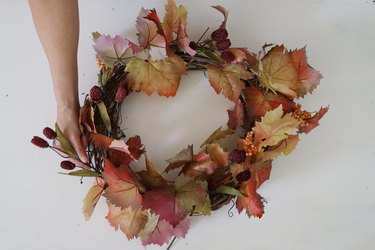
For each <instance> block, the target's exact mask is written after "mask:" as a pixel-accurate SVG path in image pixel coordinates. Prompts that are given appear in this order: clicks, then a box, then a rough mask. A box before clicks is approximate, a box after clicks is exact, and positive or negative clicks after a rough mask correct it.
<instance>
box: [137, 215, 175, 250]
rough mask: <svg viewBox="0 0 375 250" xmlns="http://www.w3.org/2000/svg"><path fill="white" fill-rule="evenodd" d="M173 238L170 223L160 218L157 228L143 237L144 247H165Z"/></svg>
mask: <svg viewBox="0 0 375 250" xmlns="http://www.w3.org/2000/svg"><path fill="white" fill-rule="evenodd" d="M172 236H173V227H172V225H171V224H169V223H168V221H166V220H163V219H160V218H158V219H157V224H156V226H155V228H154V229H153V230H152V231H151V232H150V233H149V234H147V235H144V236H142V237H141V240H142V244H143V245H144V246H146V245H150V244H158V245H160V246H161V245H163V244H165V243H167V242H169V240H170V239H171V237H172Z"/></svg>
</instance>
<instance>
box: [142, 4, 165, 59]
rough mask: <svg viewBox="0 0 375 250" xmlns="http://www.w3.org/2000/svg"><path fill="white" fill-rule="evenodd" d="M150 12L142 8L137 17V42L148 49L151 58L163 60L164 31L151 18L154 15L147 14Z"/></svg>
mask: <svg viewBox="0 0 375 250" xmlns="http://www.w3.org/2000/svg"><path fill="white" fill-rule="evenodd" d="M150 13H152V12H151V11H149V10H146V9H144V8H142V9H141V11H140V13H139V15H138V17H137V21H136V27H137V30H138V33H137V36H138V42H139V44H140V46H141V47H142V48H144V49H150V57H151V59H152V60H163V59H165V58H166V56H167V49H166V40H165V37H164V32H162V30H160V28H158V27H157V25H156V23H157V20H156V19H155V20H153V19H152V18H154V15H152V16H149V14H150ZM155 14H156V12H155ZM147 18H148V19H147ZM150 19H151V20H150ZM161 33H162V34H161Z"/></svg>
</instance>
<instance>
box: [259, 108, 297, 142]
mask: <svg viewBox="0 0 375 250" xmlns="http://www.w3.org/2000/svg"><path fill="white" fill-rule="evenodd" d="M283 114H284V112H283V108H282V105H280V106H279V107H278V108H276V109H274V110H271V111H268V112H267V113H266V114H265V115H264V116H263V117H262V120H261V121H260V122H256V123H255V127H254V128H253V131H254V134H255V144H256V145H258V147H259V148H261V147H267V146H274V145H277V144H278V143H279V142H280V141H281V140H284V139H286V138H288V136H289V134H290V133H291V132H293V130H295V129H296V128H297V127H298V126H299V124H300V123H301V121H299V120H297V119H295V118H293V117H292V114H291V113H288V114H286V115H284V116H283Z"/></svg>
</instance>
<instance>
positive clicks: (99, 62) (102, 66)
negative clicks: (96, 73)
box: [96, 57, 105, 68]
mask: <svg viewBox="0 0 375 250" xmlns="http://www.w3.org/2000/svg"><path fill="white" fill-rule="evenodd" d="M96 65H97V66H98V67H99V68H105V64H104V63H102V62H101V61H100V59H99V58H98V57H96Z"/></svg>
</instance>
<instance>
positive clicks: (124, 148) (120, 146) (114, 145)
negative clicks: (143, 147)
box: [108, 140, 133, 158]
mask: <svg viewBox="0 0 375 250" xmlns="http://www.w3.org/2000/svg"><path fill="white" fill-rule="evenodd" d="M108 149H114V150H117V151H121V152H124V153H125V154H128V155H130V156H131V157H132V158H133V156H132V155H131V153H130V151H129V146H128V145H127V144H126V143H125V142H124V141H121V140H113V141H112V142H111V144H109V147H108Z"/></svg>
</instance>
